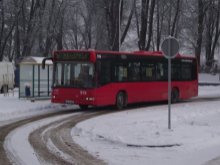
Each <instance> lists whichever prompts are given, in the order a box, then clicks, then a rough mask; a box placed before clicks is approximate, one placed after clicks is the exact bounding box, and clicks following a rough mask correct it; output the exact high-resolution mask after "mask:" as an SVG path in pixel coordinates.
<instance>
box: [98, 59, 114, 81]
mask: <svg viewBox="0 0 220 165" xmlns="http://www.w3.org/2000/svg"><path fill="white" fill-rule="evenodd" d="M97 72H98V84H99V85H105V84H107V83H109V82H111V62H110V61H107V60H102V61H98V62H97Z"/></svg>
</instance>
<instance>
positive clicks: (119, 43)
mask: <svg viewBox="0 0 220 165" xmlns="http://www.w3.org/2000/svg"><path fill="white" fill-rule="evenodd" d="M121 1H122V0H120V1H119V5H118V51H120V47H121V18H120V16H121Z"/></svg>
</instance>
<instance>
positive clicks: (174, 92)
mask: <svg viewBox="0 0 220 165" xmlns="http://www.w3.org/2000/svg"><path fill="white" fill-rule="evenodd" d="M178 101H179V90H178V89H176V88H174V89H172V92H171V102H172V103H176V102H178Z"/></svg>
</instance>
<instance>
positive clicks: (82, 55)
mask: <svg viewBox="0 0 220 165" xmlns="http://www.w3.org/2000/svg"><path fill="white" fill-rule="evenodd" d="M54 55H55V58H56V59H57V60H80V61H88V60H89V59H90V58H89V57H90V56H89V52H55V54H54Z"/></svg>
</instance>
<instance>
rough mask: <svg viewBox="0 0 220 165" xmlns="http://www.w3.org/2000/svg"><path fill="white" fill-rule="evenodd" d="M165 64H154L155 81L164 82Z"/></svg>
mask: <svg viewBox="0 0 220 165" xmlns="http://www.w3.org/2000/svg"><path fill="white" fill-rule="evenodd" d="M164 72H165V64H164V63H157V64H156V80H159V81H160V80H165V79H166V76H165V73H164Z"/></svg>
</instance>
